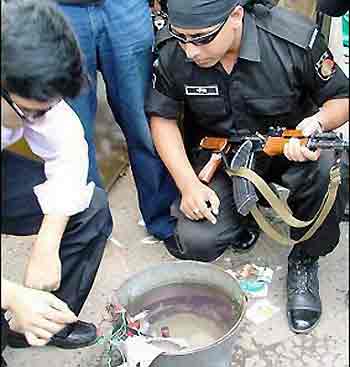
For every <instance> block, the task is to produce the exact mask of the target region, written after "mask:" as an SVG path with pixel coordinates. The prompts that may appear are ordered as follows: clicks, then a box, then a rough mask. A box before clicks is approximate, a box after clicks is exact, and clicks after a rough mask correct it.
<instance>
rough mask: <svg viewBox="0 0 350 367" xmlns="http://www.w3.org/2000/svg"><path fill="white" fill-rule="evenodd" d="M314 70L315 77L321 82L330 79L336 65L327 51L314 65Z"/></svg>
mask: <svg viewBox="0 0 350 367" xmlns="http://www.w3.org/2000/svg"><path fill="white" fill-rule="evenodd" d="M315 69H316V71H317V75H318V76H319V77H320V78H321V79H322V80H323V81H327V80H330V79H331V78H332V76H333V75H334V73H335V71H336V64H335V61H334V57H333V55H332V53H331V52H330V51H329V50H327V51H326V52H324V53H323V54H322V55H321V57H320V59H319V60H318V61H317V63H316V65H315Z"/></svg>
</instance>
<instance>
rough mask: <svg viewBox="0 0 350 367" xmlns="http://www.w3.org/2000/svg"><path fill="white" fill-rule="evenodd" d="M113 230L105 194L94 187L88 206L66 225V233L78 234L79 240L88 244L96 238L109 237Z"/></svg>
mask: <svg viewBox="0 0 350 367" xmlns="http://www.w3.org/2000/svg"><path fill="white" fill-rule="evenodd" d="M112 228H113V219H112V215H111V211H110V208H109V204H108V197H107V193H106V192H105V191H104V190H103V189H101V188H99V187H95V190H94V193H93V196H92V199H91V202H90V205H89V207H88V208H87V209H85V210H84V211H83V212H81V213H79V214H77V215H74V216H73V217H72V218H71V220H70V221H69V224H68V227H67V229H68V232H70V233H71V234H72V233H77V232H79V237H80V240H81V241H83V242H89V241H90V240H91V239H93V238H96V237H100V236H101V237H102V236H103V237H105V238H106V239H107V238H108V237H109V236H110V234H111V232H112Z"/></svg>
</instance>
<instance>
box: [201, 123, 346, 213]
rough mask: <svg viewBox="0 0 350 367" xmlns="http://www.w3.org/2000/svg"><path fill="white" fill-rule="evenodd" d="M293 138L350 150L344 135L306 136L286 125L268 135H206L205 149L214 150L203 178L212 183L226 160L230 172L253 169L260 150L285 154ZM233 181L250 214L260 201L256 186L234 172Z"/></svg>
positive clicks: (241, 204) (314, 146) (243, 209)
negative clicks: (222, 136) (287, 145)
mask: <svg viewBox="0 0 350 367" xmlns="http://www.w3.org/2000/svg"><path fill="white" fill-rule="evenodd" d="M291 138H297V139H300V142H301V144H302V145H304V146H306V147H307V148H308V149H310V150H317V149H321V150H333V151H335V152H336V153H337V155H339V154H341V152H343V151H348V150H349V143H348V142H346V141H344V140H343V138H342V135H341V134H336V133H335V132H326V133H317V134H314V135H312V136H310V137H305V136H304V135H303V133H302V131H300V130H289V129H284V128H270V129H269V132H268V134H267V135H262V134H260V133H256V134H254V135H252V134H249V133H247V131H241V132H239V133H238V134H237V135H235V136H232V137H230V138H218V137H205V138H204V139H202V141H201V143H200V147H201V149H204V150H208V151H211V152H212V155H211V158H210V160H209V161H208V163H207V164H206V165H205V166H204V167H203V169H202V170H201V171H200V173H199V175H198V177H199V179H200V180H201V181H203V182H205V183H209V182H210V181H211V179H212V177H213V176H214V174H215V172H216V170H217V169H218V168H219V166H220V165H221V164H222V162H224V164H225V168H226V171H227V172H231V173H232V172H233V171H234V170H236V171H237V170H239V169H240V168H249V169H251V168H252V166H253V163H254V155H255V153H256V152H261V151H262V152H264V153H265V154H267V155H268V156H270V157H273V156H277V155H282V154H283V150H284V146H285V145H286V144H287V143H288V141H289V140H290V139H291ZM230 151H233V152H234V153H235V154H234V157H233V159H232V161H231V163H229V162H228V160H227V153H228V152H230ZM230 176H231V177H232V180H233V195H234V200H235V204H236V207H237V210H238V212H239V213H240V214H241V215H247V214H248V213H249V212H250V211H251V209H252V207H254V206H255V205H256V203H257V201H258V196H257V194H256V191H255V187H254V185H253V184H252V183H251V182H250V181H249V180H248V179H245V178H242V177H239V176H236V177H235V176H233V175H230Z"/></svg>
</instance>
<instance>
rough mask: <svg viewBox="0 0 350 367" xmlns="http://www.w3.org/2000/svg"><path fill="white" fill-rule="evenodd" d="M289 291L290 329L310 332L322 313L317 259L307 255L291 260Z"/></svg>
mask: <svg viewBox="0 0 350 367" xmlns="http://www.w3.org/2000/svg"><path fill="white" fill-rule="evenodd" d="M287 292H288V303H287V317H288V323H289V327H290V329H291V330H292V331H293V332H295V333H297V334H306V333H308V332H310V331H311V330H312V329H314V328H315V327H316V326H317V324H318V323H319V321H320V318H321V314H322V304H321V298H320V293H319V280H318V262H317V260H315V259H314V258H311V257H307V256H305V257H304V258H298V259H290V260H289V263H288V277H287Z"/></svg>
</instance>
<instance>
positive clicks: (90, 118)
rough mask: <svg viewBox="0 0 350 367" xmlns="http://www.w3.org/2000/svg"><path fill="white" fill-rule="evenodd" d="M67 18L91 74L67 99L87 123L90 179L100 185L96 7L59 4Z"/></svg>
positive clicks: (86, 134) (101, 185) (86, 135)
mask: <svg viewBox="0 0 350 367" xmlns="http://www.w3.org/2000/svg"><path fill="white" fill-rule="evenodd" d="M58 6H59V8H60V9H61V11H62V12H63V13H64V15H65V16H66V18H67V19H68V21H69V23H70V25H71V26H72V29H73V31H74V34H75V36H76V37H77V39H78V42H79V45H80V48H81V50H82V53H83V56H84V63H85V68H86V71H87V73H88V75H89V78H90V83H89V85H87V86H86V89H85V90H84V91H83V92H82V94H81V95H80V96H78V97H77V98H74V99H68V100H67V103H69V105H70V106H71V107H72V108H73V110H74V111H75V112H76V114H77V115H78V116H79V118H80V121H81V123H82V125H83V127H84V132H85V139H86V140H87V143H88V147H89V181H94V182H95V184H96V185H97V186H99V187H103V184H102V180H101V176H100V172H99V168H98V164H97V160H96V147H95V118H96V111H97V96H96V86H97V68H98V60H97V56H96V55H97V45H96V34H97V31H98V30H97V28H96V25H95V24H94V23H93V22H92V19H91V14H92V15H93V13H94V11H95V9H96V7H94V6H91V7H86V6H71V5H63V4H59V5H58Z"/></svg>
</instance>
